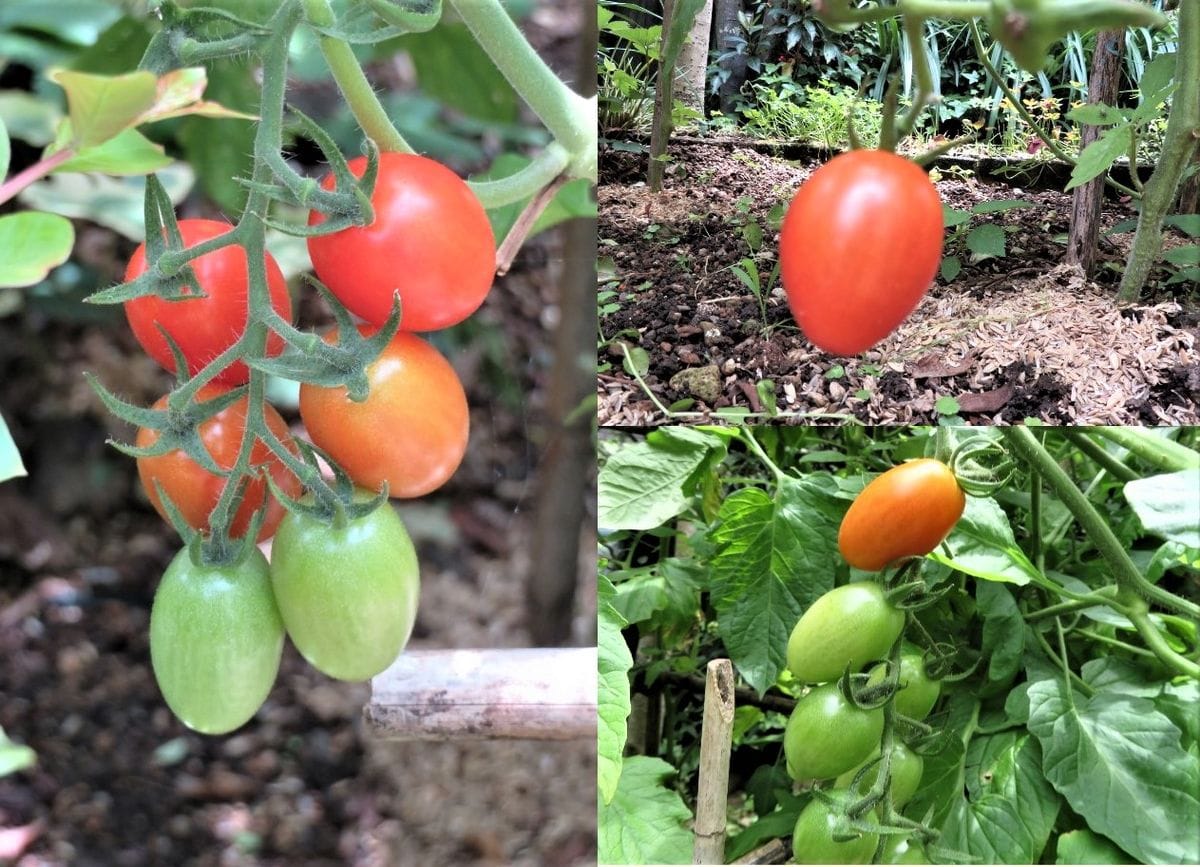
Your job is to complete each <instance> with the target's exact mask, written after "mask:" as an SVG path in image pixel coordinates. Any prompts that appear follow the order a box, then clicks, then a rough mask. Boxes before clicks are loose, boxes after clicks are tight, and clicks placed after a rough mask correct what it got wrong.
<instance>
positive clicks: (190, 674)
mask: <svg viewBox="0 0 1200 867" xmlns="http://www.w3.org/2000/svg"><path fill="white" fill-rule="evenodd" d="M282 653H283V622H282V621H281V620H280V619H279V611H278V610H277V609H276V607H275V597H274V596H273V595H272V593H271V578H270V574H269V572H268V567H267V559H266V558H265V557H264V556H263V555H262V552H261V551H259V550H258V549H257V548H252V549H251V550H250V552H249V554H248V556H247V558H246V559H245V560H243V561H242V562H241V563H238V564H234V565H224V566H199V565H196V564H195V563H193V562H192V559H191V557H190V556H189V554H188V551H187V549H186V548H185V549H184V550H182V551H180V552H179V553H178V554H176V555H175V559H174V560H172V561H171V565H170V566H168V567H167V571H166V572H165V573H164V574H163V577H162V581H161V582H160V583H159V585H158V590H157V591H156V592H155V594H154V605H153V607H152V608H151V611H150V662H151V665H152V666H153V668H154V677H155V679H156V680H157V681H158V688H159V689H160V690H162V694H163V698H165V699H166V701H167V705H168V706H169V707H170V708H171V710H172V711H173V712H174V713H175V716H177V717H179V719H180V720H182V721H183V723H184V725H186V726H187V727H188V728H191V729H195V730H196V731H198V732H203V733H204V734H210V735H219V734H224V733H226V732H231V731H233V730H234V729H236V728H238V727H239V726H241V725H242V724H244V723H245V722H247V721H248V720H249V719H250V718H251V717H252V716H254V714H255V712H256V711H257V710H258V709H259V708H260V707H261V706H262V703H263V702H264V701H266V698H267V694H268V693H269V692H270V691H271V686H272V684H274V683H275V677H276V675H277V674H278V673H279V658H280V655H281V654H282Z"/></svg>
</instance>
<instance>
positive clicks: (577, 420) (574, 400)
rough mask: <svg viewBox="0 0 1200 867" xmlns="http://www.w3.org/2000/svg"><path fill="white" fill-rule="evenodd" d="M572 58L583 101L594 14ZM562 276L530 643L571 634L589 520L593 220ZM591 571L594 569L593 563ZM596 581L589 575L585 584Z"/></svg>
mask: <svg viewBox="0 0 1200 867" xmlns="http://www.w3.org/2000/svg"><path fill="white" fill-rule="evenodd" d="M583 18H584V24H583V27H584V29H585V31H586V32H587V38H585V39H581V40H580V54H579V57H578V58H577V60H576V67H577V69H578V70H579V78H578V80H579V81H580V82H588V83H589V84H590V86H588V85H587V84H585V85H584V87H583V89H581V94H582V95H583V96H591V95H592V94H594V93H595V84H594V82H595V80H596V77H595V75H594V74H591V70H593V69H594V68H595V62H596V61H595V56H596V15H595V13H594V12H591V13H589V12H588V11H586V10H585V12H584V15H583ZM562 232H563V235H564V238H563V244H564V248H565V249H564V254H563V271H562V274H561V276H560V277H559V280H558V286H559V297H558V309H559V311H560V313H559V317H558V327H557V329H556V330H555V334H554V358H555V363H554V367H553V369H552V370H551V371H550V383H549V388H548V389H547V400H546V418H545V425H544V426H543V428H542V430H543V431H544V433H543V437H544V439H543V441H542V459H541V460H540V461H539V462H538V469H537V500H536V503H537V505H536V517H535V522H534V526H533V538H532V539H531V544H530V547H531V551H532V556H531V558H530V567H529V575H528V583H527V584H526V594H525V610H526V615H527V618H528V621H529V631H530V633H531V634H532V636H533V640H534V642H535V643H536V644H538V645H542V646H547V645H555V644H562V643H563V642H565V641H567V640H568V639H569V638H570V637H571V623H572V620H573V615H574V612H575V594H576V588H577V587H578V586H579V583H580V582H579V578H580V567H579V546H580V533H581V530H582V528H583V526H584V524H585V522H586V521H587V520H588V509H587V502H586V501H587V499H588V498H589V496H590V497H591V498H592V499H593V501H594V497H595V487H594V485H595V477H594V475H593V473H592V469H591V468H592V466H594V461H595V448H594V446H593V445H592V421H591V419H592V416H591V415H590V414H589V413H584V412H579V407H580V406H582V405H583V404H584V403H585V402H586V401H587V400H588V398H589V396H590V395H591V394H592V390H593V389H594V388H595V383H596V378H595V377H596V357H595V356H594V355H588V354H587V353H585V352H582V351H581V347H585V346H589V345H591V344H592V340H593V335H594V334H595V333H596V305H595V304H594V303H591V302H589V300H588V296H589V293H591V294H592V295H594V293H595V291H596V220H595V218H591V219H582V218H581V219H575V220H571V221H570V222H569V223H567V224H566V225H565V226H564V227H563V229H562ZM593 569H594V565H593ZM590 581H591V583H592V584H593V585H594V584H595V577H594V574H593V576H592V577H591V579H590Z"/></svg>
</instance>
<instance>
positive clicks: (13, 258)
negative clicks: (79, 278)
mask: <svg viewBox="0 0 1200 867" xmlns="http://www.w3.org/2000/svg"><path fill="white" fill-rule="evenodd" d="M74 244H75V227H74V226H72V225H71V221H70V220H66V219H64V218H62V217H60V216H57V215H56V214H43V213H40V212H35V211H24V212H22V213H18V214H8V215H6V216H3V217H0V250H3V251H4V256H3V257H0V288H15V287H20V286H32V285H33V284H34V283H37V282H39V281H41V280H42V279H44V278H45V276H46V275H47V274H49V273H50V271H51V269H53V268H57V267H58V266H59V265H61V264H62V263H63V262H65V261H67V258H68V257H69V256H70V255H71V247H72V246H73V245H74Z"/></svg>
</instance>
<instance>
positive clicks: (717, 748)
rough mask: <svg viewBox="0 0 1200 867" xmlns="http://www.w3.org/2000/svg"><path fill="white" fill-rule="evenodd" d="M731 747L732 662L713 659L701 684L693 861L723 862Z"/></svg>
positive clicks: (704, 862) (696, 862) (703, 862)
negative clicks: (701, 704) (701, 711)
mask: <svg viewBox="0 0 1200 867" xmlns="http://www.w3.org/2000/svg"><path fill="white" fill-rule="evenodd" d="M732 747H733V666H732V665H731V664H730V662H729V660H728V659H714V660H712V661H711V662H710V663H709V664H708V677H707V680H706V682H705V687H704V722H703V727H702V728H701V731H700V783H699V786H698V789H699V791H697V793H696V842H695V845H694V847H693V849H692V863H693V864H724V863H725V811H726V806H727V804H728V801H729V752H730V750H731V749H732Z"/></svg>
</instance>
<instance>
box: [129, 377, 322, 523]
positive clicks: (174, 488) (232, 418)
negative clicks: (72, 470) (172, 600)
mask: <svg viewBox="0 0 1200 867" xmlns="http://www.w3.org/2000/svg"><path fill="white" fill-rule="evenodd" d="M224 391H225V389H224V388H221V387H220V386H214V385H211V384H210V385H206V386H204V387H203V388H201V389H200V391H199V393H198V394H197V398H198V399H199V400H202V401H203V400H211V399H212V398H214V397H216V396H217V395H219V394H221V393H222V392H224ZM166 406H167V399H166V397H161V398H159V399H158V401H157V402H156V403H155V404H154V408H155V409H165V408H166ZM246 407H247V399H246V398H242V399H241V400H239V401H238V402H236V403H234V404H233V405H232V406H228V407H226V408H225V409H223V410H221V411H220V412H219V413H217V414H216V415H214V416H213V417H212V418H209V419H205V420H204V422H203V423H201V425H200V440H201V442H203V443H204V446H205V448H207V449H208V451H209V454H211V455H212V458H213V460H214V461H216V464H217V466H219V467H221V468H222V469H229V468H230V467H232V466H233V464H234V462H235V461H236V460H237V453H238V449H239V448H240V447H241V442H242V433H243V431H245V429H246ZM265 411H266V417H267V426H268V427H269V428H270V429H271V430H272V431H273V432H274V433H275V435H276V436H277V437H279V439H281V440H282V441H283V442H284V443H287V444H288V446H289V448H291V449H292V450H293V451H295V446H294V445H292V442H291V440H292V436H291V434H290V433H288V428H287V424H285V423H284V421H283V419H282V418H280V416H279V413H277V412H276V411H275V409H274V407H272V406H269V405H268V406H266V407H265ZM157 441H158V431H156V430H151V429H150V428H141V429H140V430H138V435H137V445H138V446H140V447H146V446H151V445H153V444H154V443H155V442H157ZM250 456H251V461H252V463H253V464H254V465H255V466H261V465H264V464H265V465H266V467H267V468H268V472H270V473H271V477H272V478H274V479H275V484H277V485H278V486H279V488H280V490H282V491H283V492H284V493H286V494H287V495H288V496H292V497H295V496H298V495H299V493H300V480H299V479H297V478H296V477H295V476H294V475H293V474H292V472H291V471H290V470H288V469H287V467H285V466H284V465H283V462H282V461H280V460H279V458H277V457H275V455H274V454H272V453H271V452H270V450H269V449H267V447H266V445H264V444H263V443H262V442H256V443H255V444H254V448H253V449H252V450H251V455H250ZM137 468H138V476H139V477H140V478H141V480H142V487H143V488H145V489H146V496H148V497H149V498H150V502H151V503H152V504H153V505H154V508H155V509H156V510H157V511H158V513H159V514H160V515H162V516H163V519H164V520H166V517H167V513H166V510H165V509H164V508H163V505H162V501H161V500H160V499H159V497H158V492H157V491H156V490H155V488H154V483H155V482H158V483H159V484H160V485H162V487H163V490H165V491H166V492H167V496H168V497H170V498H171V502H172V503H174V504H175V505H176V506H177V507H178V508H179V511H180V512H181V513H182V514H183V517H184V518H185V519H186V520H187V522H188V524H189V525H191V526H192V527H195V528H196V529H197V530H207V529H208V516H209V513H210V512H212V510H213V507H214V506H216V505H217V500H218V499H219V498H220V496H221V491H222V489H223V488H224V487H225V479H223V478H222V477H220V476H215V475H213V474H212V473H210V472H209V471H208V470H206V469H204V468H203V467H201V466H200V465H199V464H197V463H196V462H195V461H193V460H192V459H191V458H190V457H188V456H187V455H186V454H184V453H183V452H181V451H178V450H177V451H172V452H167V453H166V454H164V455H157V456H155V457H152V458H138V459H137ZM269 496H270V491H269V489H268V488H267V483H266V482H265V481H263V479H262V478H261V477H260V478H255V479H253V480H252V481H251V482H250V484H249V487H248V489H247V490H246V496H245V498H244V499H243V500H242V505H241V506H240V507H239V508H238V510H237V512H236V513H235V514H234V516H233V521H232V523H231V525H230V530H229V532H230V535H232V536H234V537H238V536H242V535H244V534H245V532H246V530H247V528H248V527H249V525H250V518H251V517H252V516H253V514H254V512H255V511H257V510H258V508H259V507H260V506H261V505H262V504H263V501H264V500H266V499H267V498H268V497H269ZM283 515H284V508H283V506H282V505H280V503H279V502H278V501H277V500H276V499H275V498H274V497H270V502H269V503H268V504H267V514H266V518H265V519H264V520H263V524H262V529H261V530H259V533H258V541H260V542H261V541H263V540H264V539H269V538H270V537H271V536H272V535H274V533H275V529H276V528H277V527H278V526H279V522H280V521H281V520H282V519H283Z"/></svg>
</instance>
